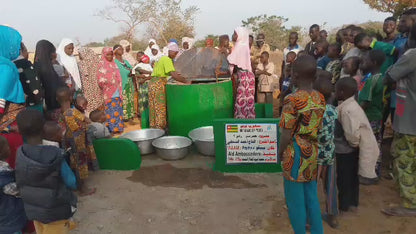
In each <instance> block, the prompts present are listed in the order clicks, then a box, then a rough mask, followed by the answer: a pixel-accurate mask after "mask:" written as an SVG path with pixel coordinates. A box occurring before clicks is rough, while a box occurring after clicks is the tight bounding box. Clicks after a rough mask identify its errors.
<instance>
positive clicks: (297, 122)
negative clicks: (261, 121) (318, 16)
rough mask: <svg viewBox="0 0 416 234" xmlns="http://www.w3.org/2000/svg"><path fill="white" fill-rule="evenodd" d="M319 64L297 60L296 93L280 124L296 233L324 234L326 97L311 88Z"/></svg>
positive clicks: (309, 58) (281, 153)
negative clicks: (321, 169)
mask: <svg viewBox="0 0 416 234" xmlns="http://www.w3.org/2000/svg"><path fill="white" fill-rule="evenodd" d="M315 75H316V61H315V59H314V58H313V57H312V56H310V55H304V56H301V57H298V59H297V60H296V61H295V62H294V63H293V67H292V83H293V85H294V86H295V87H296V88H297V91H296V92H293V93H292V94H290V95H288V96H287V97H286V98H285V100H284V106H283V110H282V118H281V121H280V128H281V139H280V145H279V156H280V160H281V161H282V167H283V175H284V190H285V198H286V203H287V206H288V209H289V218H290V222H291V224H292V228H293V230H294V231H295V233H296V234H299V233H306V223H307V222H308V223H309V224H310V226H311V233H312V234H321V233H323V226H322V218H321V210H320V205H319V200H318V191H317V181H316V180H317V174H318V163H317V158H318V148H319V146H318V129H319V128H320V127H321V124H322V120H323V116H324V112H325V98H324V96H323V95H322V94H320V93H319V92H318V91H316V90H314V89H313V88H312V86H313V82H314V80H315Z"/></svg>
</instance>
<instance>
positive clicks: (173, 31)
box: [96, 0, 199, 43]
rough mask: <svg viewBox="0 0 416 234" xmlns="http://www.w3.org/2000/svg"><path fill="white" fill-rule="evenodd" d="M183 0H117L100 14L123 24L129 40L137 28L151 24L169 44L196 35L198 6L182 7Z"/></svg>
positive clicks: (152, 32)
mask: <svg viewBox="0 0 416 234" xmlns="http://www.w3.org/2000/svg"><path fill="white" fill-rule="evenodd" d="M181 4H182V1H181V0H113V5H112V6H108V7H106V8H104V9H102V10H100V11H99V12H98V13H97V14H96V15H97V16H100V17H101V18H103V19H106V20H109V21H112V22H115V23H118V24H121V25H122V26H123V33H125V34H126V39H128V40H132V39H134V36H135V31H136V29H137V27H138V26H139V25H140V24H142V23H147V24H148V28H147V31H148V32H149V35H151V36H152V37H156V38H157V39H158V40H159V41H161V42H164V43H167V42H168V39H169V38H178V39H179V38H181V37H183V36H193V35H194V19H195V15H196V13H197V12H198V11H199V9H198V7H196V6H189V7H188V8H186V9H182V7H181Z"/></svg>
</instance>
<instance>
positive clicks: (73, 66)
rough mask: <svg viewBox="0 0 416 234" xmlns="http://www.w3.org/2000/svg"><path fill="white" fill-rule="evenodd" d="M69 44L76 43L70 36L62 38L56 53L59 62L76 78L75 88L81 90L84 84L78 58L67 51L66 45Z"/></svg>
mask: <svg viewBox="0 0 416 234" xmlns="http://www.w3.org/2000/svg"><path fill="white" fill-rule="evenodd" d="M69 44H74V42H73V41H72V40H71V39H68V38H64V39H62V41H61V43H60V44H59V46H58V49H57V50H56V53H57V54H58V62H59V63H60V64H61V65H63V66H64V67H65V69H66V70H67V71H68V72H69V74H71V76H72V79H74V82H75V89H76V90H80V89H81V88H82V85H81V77H80V75H79V69H78V64H77V59H76V58H75V57H74V55H71V56H69V55H67V54H66V53H65V46H67V45H69Z"/></svg>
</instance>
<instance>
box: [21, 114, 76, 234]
mask: <svg viewBox="0 0 416 234" xmlns="http://www.w3.org/2000/svg"><path fill="white" fill-rule="evenodd" d="M44 122H45V121H44V119H43V116H42V114H41V113H40V112H39V111H37V110H30V109H27V110H24V111H22V112H20V113H19V114H18V115H17V125H18V128H19V132H20V133H21V134H22V136H23V137H24V138H25V139H26V140H27V143H26V144H24V145H23V146H21V147H20V148H19V150H18V152H17V160H16V182H17V185H18V187H19V189H20V194H21V196H22V199H23V203H24V207H25V210H26V215H27V217H28V219H30V220H33V221H34V224H35V228H36V231H37V232H38V233H45V234H46V233H68V231H69V227H70V221H69V219H70V218H71V217H72V215H73V214H74V211H75V206H76V202H77V199H76V196H75V195H74V194H73V192H72V191H71V189H76V179H75V176H74V174H73V172H72V171H71V169H70V168H69V166H68V164H67V162H66V161H65V159H64V152H63V150H62V149H60V148H58V147H55V146H46V145H42V130H43V125H44Z"/></svg>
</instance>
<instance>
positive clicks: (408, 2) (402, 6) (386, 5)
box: [363, 0, 416, 17]
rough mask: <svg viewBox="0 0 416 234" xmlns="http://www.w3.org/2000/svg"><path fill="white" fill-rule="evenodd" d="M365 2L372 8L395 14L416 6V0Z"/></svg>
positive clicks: (373, 0) (371, 0)
mask: <svg viewBox="0 0 416 234" xmlns="http://www.w3.org/2000/svg"><path fill="white" fill-rule="evenodd" d="M363 1H364V3H366V4H367V5H369V6H370V7H371V8H373V9H375V10H378V11H381V12H388V13H392V14H393V16H395V17H398V16H400V15H401V14H402V13H403V11H404V10H406V9H407V8H410V7H415V6H416V1H415V0H363Z"/></svg>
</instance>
